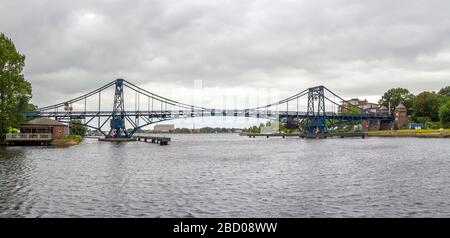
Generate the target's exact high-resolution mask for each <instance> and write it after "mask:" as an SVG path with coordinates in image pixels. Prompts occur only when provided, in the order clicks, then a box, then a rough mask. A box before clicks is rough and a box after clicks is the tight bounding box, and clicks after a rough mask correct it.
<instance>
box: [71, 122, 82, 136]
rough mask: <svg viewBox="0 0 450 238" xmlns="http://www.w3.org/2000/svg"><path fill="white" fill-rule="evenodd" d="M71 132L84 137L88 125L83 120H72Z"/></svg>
mask: <svg viewBox="0 0 450 238" xmlns="http://www.w3.org/2000/svg"><path fill="white" fill-rule="evenodd" d="M70 134H72V135H78V136H81V137H84V136H85V135H86V127H85V126H84V125H83V123H81V120H72V122H71V123H70Z"/></svg>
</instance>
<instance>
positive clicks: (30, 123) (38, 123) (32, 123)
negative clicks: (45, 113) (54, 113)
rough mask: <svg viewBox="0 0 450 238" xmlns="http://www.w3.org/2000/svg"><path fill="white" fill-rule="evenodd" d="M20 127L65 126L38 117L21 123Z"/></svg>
mask: <svg viewBox="0 0 450 238" xmlns="http://www.w3.org/2000/svg"><path fill="white" fill-rule="evenodd" d="M21 126H67V125H66V124H64V123H61V122H58V121H55V120H52V119H50V118H46V117H38V118H35V119H33V120H31V121H28V122H26V123H23V124H22V125H21Z"/></svg>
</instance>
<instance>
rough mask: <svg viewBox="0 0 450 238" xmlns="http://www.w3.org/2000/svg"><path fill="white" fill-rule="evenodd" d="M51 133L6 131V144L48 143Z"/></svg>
mask: <svg viewBox="0 0 450 238" xmlns="http://www.w3.org/2000/svg"><path fill="white" fill-rule="evenodd" d="M52 140H53V136H52V134H51V133H8V134H6V145H50V143H51V141H52Z"/></svg>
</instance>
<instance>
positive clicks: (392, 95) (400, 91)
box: [378, 88, 415, 114]
mask: <svg viewBox="0 0 450 238" xmlns="http://www.w3.org/2000/svg"><path fill="white" fill-rule="evenodd" d="M414 100H415V96H414V94H412V93H410V92H409V90H408V89H406V88H391V89H389V90H388V91H387V92H385V93H384V95H383V96H382V97H381V99H380V100H379V101H378V103H379V104H380V105H382V106H385V107H387V108H389V103H390V106H391V107H390V108H389V109H390V111H391V112H393V111H394V109H395V107H396V106H398V105H399V104H400V103H401V104H403V105H404V106H405V107H406V109H407V110H408V114H411V113H412V112H413V104H414Z"/></svg>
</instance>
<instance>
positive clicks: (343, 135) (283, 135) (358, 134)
mask: <svg viewBox="0 0 450 238" xmlns="http://www.w3.org/2000/svg"><path fill="white" fill-rule="evenodd" d="M240 135H241V136H248V137H249V138H256V137H266V138H270V137H281V138H283V139H284V138H286V137H298V138H311V139H326V138H333V137H339V138H347V137H361V138H363V139H364V138H366V137H367V133H364V132H341V133H327V134H305V133H292V134H286V133H272V134H259V133H243V134H240Z"/></svg>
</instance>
